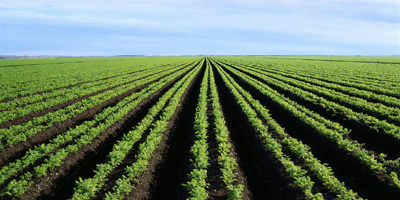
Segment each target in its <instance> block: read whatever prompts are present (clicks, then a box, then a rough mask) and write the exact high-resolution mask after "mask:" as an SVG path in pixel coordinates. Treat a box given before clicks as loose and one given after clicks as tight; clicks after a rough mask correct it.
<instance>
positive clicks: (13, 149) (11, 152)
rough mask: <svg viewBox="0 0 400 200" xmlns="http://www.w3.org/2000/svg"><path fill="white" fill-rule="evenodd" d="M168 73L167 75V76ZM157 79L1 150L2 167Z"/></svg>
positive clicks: (0, 164)
mask: <svg viewBox="0 0 400 200" xmlns="http://www.w3.org/2000/svg"><path fill="white" fill-rule="evenodd" d="M172 73H173V72H172ZM167 75H169V74H167ZM167 75H165V76H167ZM165 76H163V77H165ZM163 77H161V78H163ZM161 78H159V79H157V80H155V81H158V80H160V79H161ZM155 81H152V82H150V83H147V84H144V85H141V86H139V87H137V88H134V89H131V90H128V91H126V92H125V93H123V94H121V95H119V96H116V97H114V98H111V99H110V100H107V101H105V102H103V103H101V104H99V105H97V106H95V107H93V108H91V109H88V110H86V111H84V112H82V113H80V114H78V115H77V116H74V117H72V118H69V119H67V120H65V121H63V122H61V123H58V124H55V125H54V126H52V127H50V128H48V129H46V130H43V131H41V132H39V133H37V134H36V135H34V136H32V137H30V138H28V139H27V140H26V141H24V142H20V143H18V144H16V145H14V146H10V147H6V148H4V149H3V150H2V151H1V152H0V167H2V166H4V165H5V164H6V163H8V162H11V161H12V160H14V159H17V158H19V157H22V156H23V155H24V154H25V152H26V151H27V150H28V149H30V148H32V147H34V146H36V145H38V144H41V143H43V142H46V141H48V140H51V139H53V138H55V137H57V135H59V134H61V133H64V132H65V131H67V130H68V129H69V128H70V127H74V126H78V125H80V124H82V123H83V122H85V121H87V120H92V118H93V117H94V116H95V115H97V114H99V113H100V112H101V111H102V110H104V109H105V108H107V107H110V106H114V105H116V104H117V103H118V102H119V101H121V100H122V99H124V98H125V97H128V96H130V95H131V94H133V93H134V92H137V91H140V90H141V89H143V88H145V87H147V86H148V85H149V84H151V83H153V82H155Z"/></svg>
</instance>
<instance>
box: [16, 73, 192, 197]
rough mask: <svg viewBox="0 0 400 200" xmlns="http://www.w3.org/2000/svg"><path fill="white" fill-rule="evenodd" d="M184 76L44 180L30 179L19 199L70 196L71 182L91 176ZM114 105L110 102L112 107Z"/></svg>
mask: <svg viewBox="0 0 400 200" xmlns="http://www.w3.org/2000/svg"><path fill="white" fill-rule="evenodd" d="M186 73H187V72H185V73H183V74H182V75H180V76H179V77H177V78H176V79H174V80H173V81H171V82H170V83H168V84H166V85H165V86H163V87H162V88H161V89H159V90H158V91H156V92H155V93H153V94H152V95H150V96H149V97H148V98H146V99H145V100H143V101H142V102H141V103H140V104H139V105H138V106H136V108H135V109H133V110H131V111H130V112H129V113H128V114H127V115H126V116H124V117H123V118H122V119H121V120H119V121H118V122H117V123H115V124H113V125H112V126H111V127H109V128H107V129H106V130H105V131H104V132H102V133H101V134H100V135H99V136H98V137H96V138H95V139H94V140H93V141H91V143H90V144H88V145H86V146H84V147H82V148H81V149H80V150H79V151H78V152H76V153H73V154H71V155H69V156H68V157H67V158H66V159H65V162H64V164H63V165H62V166H60V167H57V168H56V169H54V170H52V171H51V172H49V173H48V175H47V176H46V177H42V178H39V179H37V180H34V182H35V184H34V185H33V186H32V187H30V188H29V189H28V190H27V192H26V193H25V194H24V195H23V196H22V199H64V198H65V197H71V196H72V193H73V188H74V187H75V181H76V180H77V179H78V178H79V177H87V176H88V175H93V169H95V167H96V164H97V163H100V162H101V161H104V160H106V156H107V155H108V153H109V152H110V151H111V149H112V146H113V144H114V143H115V142H116V141H117V140H119V139H120V138H121V137H122V136H123V135H124V133H126V132H128V131H129V130H131V129H132V127H133V126H135V125H136V124H137V123H138V122H139V121H140V120H141V119H142V118H143V117H144V116H145V115H146V114H147V112H148V110H149V109H150V108H151V107H152V106H153V105H154V104H155V103H156V102H157V100H158V98H159V97H160V96H161V95H162V94H164V93H165V92H166V91H167V90H168V89H169V88H170V87H172V85H173V83H175V82H177V81H178V80H179V79H180V78H182V76H183V75H184V74H186ZM146 86H147V85H146ZM144 87H145V86H143V87H142V88H144ZM132 93H133V92H132ZM132 93H130V94H132ZM125 97H126V96H125ZM120 100H122V98H121V99H120ZM116 103H117V102H114V105H115V104H116Z"/></svg>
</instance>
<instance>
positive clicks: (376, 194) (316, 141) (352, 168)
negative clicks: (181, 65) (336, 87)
mask: <svg viewBox="0 0 400 200" xmlns="http://www.w3.org/2000/svg"><path fill="white" fill-rule="evenodd" d="M230 66H232V65H230ZM232 67H234V66H232ZM234 68H236V69H238V70H239V71H241V73H244V74H247V75H249V76H251V77H253V78H255V79H257V80H259V81H261V82H264V83H265V84H267V85H268V83H266V82H265V81H263V80H262V79H259V78H257V77H255V76H252V75H251V74H248V73H246V72H244V71H242V70H240V69H239V68H237V67H234ZM227 71H228V73H229V74H230V75H231V76H232V77H233V78H234V79H235V81H236V82H237V83H238V84H239V85H241V86H242V87H243V88H244V89H245V90H246V91H248V92H250V94H251V95H252V96H253V98H255V99H257V100H259V101H260V103H261V104H262V105H263V106H265V107H266V108H267V109H269V111H270V114H271V116H272V118H273V119H275V120H276V121H277V122H278V123H279V124H280V125H281V126H282V127H283V128H285V131H286V132H287V133H288V134H289V135H290V136H292V137H294V138H296V139H298V140H300V141H302V142H303V143H304V144H306V145H308V146H310V147H311V152H312V153H313V155H314V156H315V157H316V158H317V159H319V160H320V161H321V162H322V163H328V164H329V166H330V167H331V168H332V170H333V172H334V174H335V177H337V178H338V179H339V180H340V181H341V182H344V183H346V186H347V187H349V188H350V189H352V190H353V191H354V192H357V193H358V194H359V195H360V196H361V197H362V198H368V199H379V198H381V195H380V194H382V193H385V194H392V195H394V196H398V195H399V194H400V192H399V191H398V190H397V189H395V188H393V187H391V186H389V185H388V184H387V182H386V181H385V180H383V179H380V178H379V177H377V176H376V175H375V174H374V173H373V172H372V171H371V170H370V169H368V168H367V167H365V165H364V164H362V163H360V161H359V160H358V159H356V158H354V157H353V156H351V155H349V154H348V153H347V152H346V151H344V150H343V149H341V148H339V147H338V145H337V144H336V143H333V142H332V141H330V140H329V139H327V138H326V137H325V136H323V135H321V134H320V133H318V132H317V131H316V130H314V129H313V128H311V127H310V126H309V125H307V124H305V123H304V122H302V121H301V120H300V119H298V118H297V117H295V116H293V114H291V113H290V112H289V111H286V110H285V109H284V108H283V107H282V106H280V105H279V104H278V103H276V102H274V101H273V100H271V99H270V98H268V97H266V96H265V95H263V94H262V93H261V92H259V91H258V90H257V89H255V88H254V87H253V86H251V85H249V84H248V83H246V82H245V81H243V80H241V79H240V78H239V77H238V76H236V75H234V74H233V73H232V72H230V71H229V70H227ZM269 86H270V87H271V88H273V89H275V90H277V91H278V92H280V93H283V94H284V95H285V96H286V97H289V98H290V99H292V100H294V101H296V102H298V103H299V102H300V104H301V105H303V104H302V103H301V102H304V101H298V100H299V98H298V97H297V98H293V97H295V95H293V94H291V93H289V92H287V91H284V90H282V89H280V88H277V87H274V86H271V85H269ZM303 106H305V107H306V108H308V109H310V110H313V111H314V112H316V113H319V114H320V113H326V112H327V111H326V109H324V108H322V107H318V106H316V105H315V104H311V103H307V104H304V105H303ZM321 115H322V116H324V115H323V114H321ZM305 133H306V134H305Z"/></svg>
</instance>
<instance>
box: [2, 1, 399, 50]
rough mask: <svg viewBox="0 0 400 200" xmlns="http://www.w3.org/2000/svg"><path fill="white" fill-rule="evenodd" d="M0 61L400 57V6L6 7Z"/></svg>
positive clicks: (139, 4)
mask: <svg viewBox="0 0 400 200" xmlns="http://www.w3.org/2000/svg"><path fill="white" fill-rule="evenodd" d="M0 55H20V56H23V55H28V56H38V55H62V56H115V55H161V56H167V55H364V56H370V55H373V56H385V55H400V1H399V0H301V1H296V0H254V1H252V0H232V1H227V0H226V1H223V0H207V1H206V0H177V1H168V0H137V1H128V0H119V1H115V0H113V1H110V0H68V1H67V0H62V1H58V0H35V1H33V0H9V1H8V0H0Z"/></svg>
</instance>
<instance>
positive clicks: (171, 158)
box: [125, 67, 204, 199]
mask: <svg viewBox="0 0 400 200" xmlns="http://www.w3.org/2000/svg"><path fill="white" fill-rule="evenodd" d="M203 73H204V67H203V68H202V69H201V70H200V71H199V72H198V73H197V74H196V75H195V77H194V78H193V79H192V81H191V82H190V83H189V85H188V87H187V88H186V90H185V92H184V93H183V95H182V96H181V99H180V101H179V105H180V106H178V107H177V109H176V110H175V112H174V114H173V116H172V117H171V119H170V120H169V123H168V127H167V130H166V131H165V132H164V136H163V139H162V141H161V143H160V144H159V146H158V148H157V149H156V150H155V151H154V154H153V155H154V156H153V157H152V158H151V159H150V160H149V165H148V170H147V171H145V172H143V173H142V174H140V175H139V176H138V177H137V178H136V180H138V182H137V183H135V184H134V186H135V189H133V190H132V191H131V192H130V193H129V194H128V195H127V196H126V197H125V199H184V198H185V197H186V193H185V191H182V189H183V186H182V185H181V184H180V183H181V182H182V179H186V172H187V170H188V165H189V159H188V156H189V155H188V153H189V152H188V151H189V149H190V147H191V144H192V142H193V138H192V137H193V136H194V135H193V134H194V132H190V129H186V130H187V131H188V132H186V130H185V128H192V127H193V126H192V125H193V123H192V125H190V121H192V119H191V117H189V116H190V114H191V113H190V112H191V111H190V108H191V106H192V104H193V103H194V102H193V101H196V100H197V99H194V98H193V97H194V95H196V94H197V95H198V90H196V89H197V88H198V86H199V83H200V82H201V78H202V74H203ZM195 105H196V103H195ZM183 130H185V131H183ZM186 149H187V150H186ZM181 171H182V172H181ZM177 174H182V176H179V175H177ZM183 174H184V175H183ZM173 175H177V176H173ZM182 196H184V197H182ZM168 197H172V198H168Z"/></svg>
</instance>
